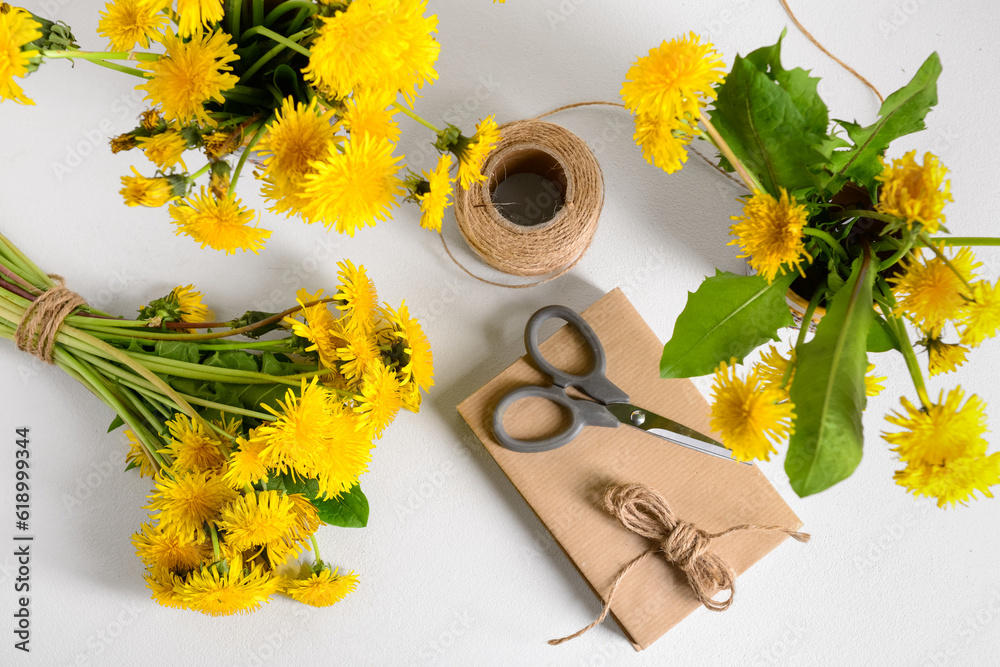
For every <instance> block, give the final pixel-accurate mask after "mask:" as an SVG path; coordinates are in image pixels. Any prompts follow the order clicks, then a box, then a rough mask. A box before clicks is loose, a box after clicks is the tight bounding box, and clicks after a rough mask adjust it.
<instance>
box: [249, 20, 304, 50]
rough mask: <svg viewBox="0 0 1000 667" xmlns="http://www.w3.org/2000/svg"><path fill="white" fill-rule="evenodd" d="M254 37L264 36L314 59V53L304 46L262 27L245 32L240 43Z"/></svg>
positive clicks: (258, 26) (257, 26)
mask: <svg viewBox="0 0 1000 667" xmlns="http://www.w3.org/2000/svg"><path fill="white" fill-rule="evenodd" d="M296 34H301V33H296ZM254 35H262V36H264V37H267V38H269V39H272V40H274V41H275V42H277V43H278V44H284V45H285V46H287V47H288V48H290V49H292V50H293V51H298V52H299V53H301V54H302V55H304V56H306V57H310V58H311V57H312V51H310V50H309V49H307V48H306V47H304V46H302V45H301V44H299V43H298V42H293V41H292V40H291V39H289V38H288V37H285V36H284V35H279V34H278V33H276V32H274V31H273V30H271V29H269V28H265V27H264V26H262V25H256V26H254V27H252V28H250V29H249V30H247V31H246V32H244V33H243V34H242V35H241V36H240V42H245V41H246V40H248V39H249V38H251V37H253V36H254Z"/></svg>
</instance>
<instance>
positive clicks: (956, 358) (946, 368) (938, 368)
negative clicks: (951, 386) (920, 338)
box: [925, 337, 969, 377]
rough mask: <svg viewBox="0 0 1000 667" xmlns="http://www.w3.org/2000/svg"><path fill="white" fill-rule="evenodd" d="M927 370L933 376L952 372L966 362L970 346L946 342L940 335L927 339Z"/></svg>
mask: <svg viewBox="0 0 1000 667" xmlns="http://www.w3.org/2000/svg"><path fill="white" fill-rule="evenodd" d="M925 345H926V346H927V371H928V372H929V373H930V374H931V376H932V377H933V376H935V375H940V374H941V373H950V372H951V371H953V370H955V369H956V368H958V367H959V366H961V365H962V364H964V363H965V355H966V354H967V353H968V351H969V350H968V348H965V347H962V346H961V345H955V344H952V343H946V342H944V341H943V340H941V339H940V338H938V337H930V338H928V339H927V341H926V343H925Z"/></svg>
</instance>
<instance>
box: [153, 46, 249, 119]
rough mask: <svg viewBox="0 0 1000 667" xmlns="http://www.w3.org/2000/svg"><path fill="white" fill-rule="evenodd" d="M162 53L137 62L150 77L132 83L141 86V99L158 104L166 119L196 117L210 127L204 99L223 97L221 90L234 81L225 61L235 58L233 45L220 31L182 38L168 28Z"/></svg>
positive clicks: (210, 99) (223, 90)
mask: <svg viewBox="0 0 1000 667" xmlns="http://www.w3.org/2000/svg"><path fill="white" fill-rule="evenodd" d="M163 45H164V47H165V48H166V55H165V56H164V57H162V58H160V59H159V60H156V61H153V62H140V63H139V67H141V68H143V69H147V70H149V71H150V72H151V73H152V75H153V77H152V78H151V79H150V80H149V81H147V82H146V83H143V84H140V85H138V86H136V88H137V89H141V90H145V91H146V97H145V99H148V100H150V101H151V102H152V103H153V104H155V105H159V106H160V108H161V110H162V112H163V116H164V117H165V118H166V119H167V120H176V121H179V122H181V123H185V124H186V123H190V122H191V121H193V120H198V121H200V122H201V123H203V124H205V125H209V126H212V127H214V126H215V121H214V120H212V119H211V118H209V116H208V112H207V111H206V110H205V106H204V105H205V103H206V102H209V101H213V100H214V101H215V102H219V103H220V104H221V103H222V102H224V101H225V98H223V97H222V93H223V92H225V91H227V90H229V89H230V88H232V87H233V86H235V85H236V82H237V81H239V78H238V77H236V76H235V75H233V74H230V72H231V71H232V69H233V68H232V66H231V65H230V64H229V63H231V62H233V61H234V60H239V56H237V55H236V47H235V45H233V44H231V43H230V41H229V36H228V35H227V34H226V33H224V32H213V33H211V34H205V33H199V34H195V35H192V36H191V38H190V40H188V41H182V39H181V38H180V37H179V36H177V35H174V34H172V33H170V32H168V33H167V34H166V35H165V36H164V39H163Z"/></svg>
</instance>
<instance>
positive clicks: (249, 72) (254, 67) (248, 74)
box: [240, 2, 318, 81]
mask: <svg viewBox="0 0 1000 667" xmlns="http://www.w3.org/2000/svg"><path fill="white" fill-rule="evenodd" d="M295 4H303V5H308V6H310V7H312V8H313V9H314V10H316V11H318V10H317V9H316V5H314V4H312V3H311V2H302V3H296V2H284V3H282V4H280V5H278V6H277V7H276V8H275V9H274V10H272V12H271V13H272V14H273V13H274V12H276V11H278V10H283V9H284V8H286V7H288V5H295ZM265 22H266V19H265ZM269 32H270V31H269ZM314 32H315V29H313V28H306V29H305V30H302V31H300V32H297V33H295V34H294V35H291V36H290V37H288V38H287V39H288V40H290V41H292V42H295V43H296V44H297V43H298V40H300V39H302V38H303V37H308V36H309V35H311V34H313V33H314ZM288 48H291V47H290V46H289V45H288V44H286V43H285V42H279V43H278V45H277V46H275V47H274V48H272V49H271V50H270V51H268V52H267V53H265V54H264V55H263V56H261V57H260V58H259V59H258V60H257V62H255V63H254V64H253V65H251V66H250V69H248V70H247V71H246V72H244V73H243V74H242V75H240V81H246V80H249V79H250V77H252V76H253V75H254V74H256V73H257V71H258V70H260V68H261V67H263V66H264V65H265V64H267V62H268V61H269V60H271V58H273V57H275V56H276V55H278V54H279V53H281V52H282V51H284V50H285V49H288Z"/></svg>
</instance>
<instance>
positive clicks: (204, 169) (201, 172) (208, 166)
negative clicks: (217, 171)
mask: <svg viewBox="0 0 1000 667" xmlns="http://www.w3.org/2000/svg"><path fill="white" fill-rule="evenodd" d="M211 168H212V163H211V162H209V163H207V164H206V165H205V166H204V167H202V168H201V169H199V170H198V171H196V172H194V173H193V174H191V175H190V176H188V178H190V179H191V180H192V181H193V180H194V179H196V178H198V177H199V176H203V175H204V174H206V173H208V170H209V169H211Z"/></svg>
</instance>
